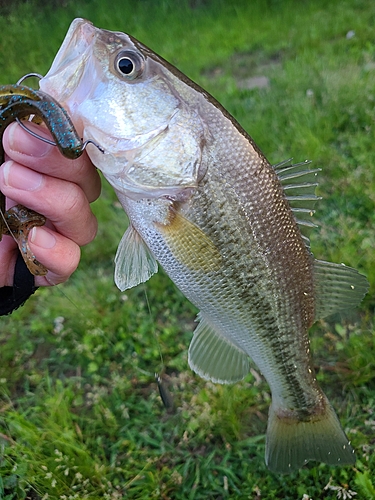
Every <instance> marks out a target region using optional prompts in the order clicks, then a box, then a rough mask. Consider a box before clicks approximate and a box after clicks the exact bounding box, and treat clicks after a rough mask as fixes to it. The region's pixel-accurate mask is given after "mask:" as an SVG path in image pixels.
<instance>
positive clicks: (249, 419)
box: [0, 0, 375, 500]
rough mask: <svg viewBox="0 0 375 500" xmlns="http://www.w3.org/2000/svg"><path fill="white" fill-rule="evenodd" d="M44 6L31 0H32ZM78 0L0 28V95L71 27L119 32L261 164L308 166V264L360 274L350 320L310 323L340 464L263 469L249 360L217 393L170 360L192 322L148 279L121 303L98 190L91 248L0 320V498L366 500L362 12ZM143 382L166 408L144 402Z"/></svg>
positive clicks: (369, 478)
mask: <svg viewBox="0 0 375 500" xmlns="http://www.w3.org/2000/svg"><path fill="white" fill-rule="evenodd" d="M42 4H43V5H42ZM108 5H109V4H108V3H106V2H103V1H102V0H91V1H90V0H86V1H82V0H76V1H75V2H70V1H69V0H67V1H60V2H59V1H55V2H53V3H52V2H51V4H50V5H48V6H46V5H45V2H39V3H35V2H33V1H32V0H31V1H30V2H27V3H19V4H17V5H11V6H10V7H9V6H8V7H4V6H3V7H2V8H3V11H2V14H1V15H0V29H1V34H0V69H1V71H0V84H7V83H15V82H16V81H17V80H18V79H19V78H20V77H21V76H22V75H24V74H25V73H27V72H30V71H34V72H39V73H42V74H43V73H45V72H46V71H47V70H48V68H49V66H50V64H51V62H52V59H53V57H54V54H55V53H56V51H57V49H58V47H59V45H60V44H61V41H62V39H63V37H64V35H65V32H66V30H67V28H68V26H69V24H70V22H71V21H72V19H73V18H75V17H85V18H87V19H90V20H91V21H92V22H93V23H94V24H95V25H96V26H99V27H102V28H106V29H112V30H117V31H125V32H128V33H130V34H132V35H133V36H135V37H136V38H138V39H139V40H141V41H142V42H143V43H145V44H146V45H148V46H150V47H151V48H152V49H154V50H155V51H156V52H158V53H159V54H160V55H162V56H163V57H164V58H165V59H167V60H169V61H170V62H171V63H173V64H175V65H176V66H177V67H178V68H179V69H180V70H182V71H183V72H184V73H186V74H187V75H188V76H189V77H190V78H192V79H193V80H195V81H196V82H197V83H199V84H200V85H201V86H202V87H204V88H205V89H206V90H208V91H209V92H210V93H211V94H213V95H214V96H215V97H216V98H217V99H218V100H219V101H220V102H221V103H222V104H223V105H224V107H226V108H227V109H228V111H229V112H230V113H232V114H233V115H234V116H235V118H236V119H237V120H238V121H239V122H240V123H241V125H242V126H243V127H244V128H245V129H246V130H247V131H248V132H249V133H250V135H251V136H252V137H253V138H254V140H255V142H256V143H257V144H258V146H259V147H260V148H261V149H262V151H263V152H264V153H265V155H266V156H267V158H268V159H269V160H270V161H271V162H272V163H278V162H279V161H282V160H284V159H287V158H289V157H293V158H294V160H296V161H302V160H305V159H310V160H312V161H313V166H314V167H319V168H321V169H322V172H321V174H320V175H319V187H318V194H319V195H320V196H321V197H322V198H323V199H322V200H321V201H320V202H319V204H318V205H317V207H316V208H317V221H318V223H319V228H318V229H316V230H315V231H314V233H313V234H312V237H311V248H312V250H313V252H314V254H315V256H316V257H317V258H321V259H324V260H331V261H333V262H344V263H345V264H347V265H350V266H353V267H355V268H357V269H358V270H360V271H361V272H362V273H364V274H366V275H367V277H368V279H369V281H370V283H371V288H370V292H369V294H368V295H367V297H366V299H365V300H364V302H363V303H362V305H361V307H360V308H359V309H358V310H356V311H353V312H348V314H347V315H342V316H340V317H333V318H329V319H328V320H327V321H320V322H318V323H317V324H316V325H315V326H314V327H313V328H312V329H311V342H312V349H313V352H314V362H315V365H316V367H317V370H318V379H319V382H320V384H321V385H322V387H323V389H324V391H325V392H326V394H327V396H328V397H329V399H330V401H331V402H332V404H333V405H334V407H335V409H336V410H337V413H338V415H339V417H340V420H341V423H342V425H343V427H344V429H345V431H346V433H347V434H348V436H349V438H350V440H351V441H352V443H353V445H354V447H355V449H356V454H357V462H356V464H355V466H353V467H342V468H334V467H329V466H327V465H324V464H316V463H311V464H308V465H307V466H306V467H304V468H303V469H301V470H300V471H298V472H296V473H294V474H292V475H290V476H278V475H275V474H272V473H270V472H269V471H268V470H267V468H266V466H265V464H264V447H265V430H266V423H267V412H268V407H269V404H270V393H269V389H268V386H267V384H266V383H265V381H264V380H263V379H262V378H261V377H260V375H259V374H258V372H257V370H256V368H255V367H254V368H253V369H252V371H251V373H250V374H249V376H248V377H247V378H246V379H245V380H244V381H243V382H241V383H238V384H235V385H233V386H219V385H215V384H212V383H208V382H205V381H203V380H201V379H200V378H199V377H198V376H196V375H195V374H194V373H192V372H191V370H190V369H189V367H188V364H187V349H188V345H189V342H190V339H191V337H192V331H193V329H194V325H195V323H194V319H195V316H196V313H197V311H196V310H195V308H194V307H193V306H192V305H191V304H190V303H189V302H188V301H187V300H186V299H185V298H184V297H183V296H182V294H181V293H180V292H179V291H178V290H177V289H176V287H175V286H174V285H173V283H172V282H171V281H170V280H169V279H168V278H167V277H166V275H165V274H164V273H163V272H162V271H159V273H158V274H157V275H156V276H154V277H153V278H152V279H151V280H150V281H149V282H147V283H146V284H144V285H141V286H139V287H137V288H135V289H132V290H128V291H126V292H125V293H120V292H119V290H118V289H117V288H116V287H115V285H114V282H113V272H114V264H113V259H114V255H115V252H116V246H117V244H118V242H119V240H120V238H121V236H122V233H123V231H124V230H125V228H126V225H127V219H126V216H125V214H124V212H123V210H122V209H121V207H120V206H119V204H118V202H116V198H115V195H114V193H113V192H112V190H111V189H110V188H109V187H108V185H106V184H105V183H104V185H103V192H102V196H101V197H100V199H99V200H98V201H97V202H95V203H94V204H93V210H94V211H95V213H96V215H97V217H98V220H99V232H98V236H97V238H96V240H95V241H94V242H93V243H92V244H90V245H88V246H87V247H85V248H84V249H83V252H82V261H81V264H80V267H79V268H78V270H77V271H76V273H75V274H74V275H73V276H72V278H71V279H70V280H69V282H67V283H66V284H64V285H61V286H58V287H56V288H51V289H39V290H38V292H37V293H36V294H35V295H34V296H33V297H32V298H31V299H30V300H29V301H28V302H27V303H26V305H25V306H24V307H23V308H21V309H19V310H18V311H16V312H14V313H13V314H12V315H11V316H10V317H2V318H1V319H0V346H1V351H0V361H1V362H0V498H1V499H7V500H13V499H14V500H16V499H30V500H31V499H33V500H41V499H43V500H46V499H65V500H67V499H75V498H76V499H111V500H115V499H123V498H124V499H125V498H126V499H128V498H129V499H130V498H132V499H145V500H147V499H177V500H185V499H189V500H193V499H194V500H200V499H202V500H206V499H215V500H219V499H243V500H244V499H254V500H260V499H262V500H263V499H291V500H292V499H293V500H297V499H299V500H310V499H314V500H318V499H335V498H342V499H349V498H355V499H357V500H359V499H374V498H375V481H374V479H373V477H374V476H375V458H374V455H375V415H374V414H375V362H374V353H375V333H374V320H373V311H374V306H375V294H374V292H375V290H374V283H375V253H374V248H375V231H374V228H375V145H374V144H375V41H374V25H375V3H374V2H369V1H368V0H340V1H338V0H332V1H330V2H326V1H323V0H316V1H313V0H311V1H307V0H305V1H297V0H295V1H293V0H264V1H261V0H258V1H256V0H254V1H252V0H251V1H250V0H238V1H233V2H229V1H225V0H221V1H220V0H217V1H215V0H190V1H189V2H188V1H183V0H174V1H173V0H159V1H152V0H138V1H135V0H127V1H126V0H112V1H111V3H110V5H111V7H110V8H109V7H108ZM155 373H159V374H161V376H162V379H163V389H162V390H164V391H168V394H169V396H171V397H172V398H173V408H170V409H168V410H167V409H166V408H165V407H164V405H163V403H162V401H161V398H160V394H159V391H158V386H157V383H156V380H155Z"/></svg>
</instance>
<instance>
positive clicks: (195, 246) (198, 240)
mask: <svg viewBox="0 0 375 500" xmlns="http://www.w3.org/2000/svg"><path fill="white" fill-rule="evenodd" d="M157 226H158V230H159V231H160V232H161V233H162V234H163V238H164V241H165V243H166V244H167V245H168V247H169V249H170V251H171V253H172V254H173V256H174V257H175V258H176V259H177V260H179V261H180V262H181V263H182V264H183V265H185V266H186V267H187V268H188V269H190V270H193V271H202V272H205V273H207V272H209V271H216V270H218V269H219V268H220V266H221V255H220V252H219V250H218V249H217V248H216V246H215V245H214V243H213V242H212V241H211V240H210V238H209V237H208V236H207V235H206V234H205V233H204V232H203V231H202V230H201V229H200V228H199V227H198V226H197V225H195V224H193V223H192V222H190V221H189V220H188V219H186V218H185V217H184V216H183V215H181V214H180V213H178V212H176V211H171V218H170V221H169V223H168V224H157Z"/></svg>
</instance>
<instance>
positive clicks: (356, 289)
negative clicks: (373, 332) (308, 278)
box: [314, 260, 369, 320]
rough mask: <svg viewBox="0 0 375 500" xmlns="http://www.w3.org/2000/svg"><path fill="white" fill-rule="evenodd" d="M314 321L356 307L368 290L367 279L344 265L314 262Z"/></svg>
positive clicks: (320, 261)
mask: <svg viewBox="0 0 375 500" xmlns="http://www.w3.org/2000/svg"><path fill="white" fill-rule="evenodd" d="M314 278H315V297H316V302H315V308H316V310H315V320H318V319H322V318H325V317H326V316H329V315H331V314H335V313H337V312H340V311H347V310H348V309H352V308H353V307H356V306H357V305H358V304H359V303H360V302H361V300H362V299H363V297H364V296H365V295H366V293H367V291H368V289H369V283H368V281H367V278H366V277H365V276H363V274H360V273H359V272H358V271H356V270H355V269H353V268H351V267H348V266H345V265H344V264H333V263H332V262H325V261H323V260H315V262H314Z"/></svg>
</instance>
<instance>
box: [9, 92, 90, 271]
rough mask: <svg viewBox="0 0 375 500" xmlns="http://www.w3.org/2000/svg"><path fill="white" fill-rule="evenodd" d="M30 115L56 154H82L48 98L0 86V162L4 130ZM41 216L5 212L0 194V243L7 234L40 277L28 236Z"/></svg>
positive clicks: (62, 112) (64, 119)
mask: <svg viewBox="0 0 375 500" xmlns="http://www.w3.org/2000/svg"><path fill="white" fill-rule="evenodd" d="M29 115H33V116H34V117H36V118H38V119H40V120H41V121H42V122H44V123H45V124H46V125H47V127H48V129H49V130H50V132H51V134H52V137H53V138H54V140H55V144H56V145H57V147H58V148H59V150H60V152H61V153H62V154H63V155H64V156H65V157H66V158H70V159H76V158H78V157H79V156H81V154H82V153H83V151H84V149H85V145H84V143H83V142H82V140H81V139H80V138H79V137H78V135H77V132H76V130H75V128H74V126H73V124H72V122H71V120H70V118H69V116H68V115H67V113H66V111H65V109H64V108H62V107H61V106H60V105H59V104H58V103H57V102H56V101H55V100H54V99H53V98H52V97H51V96H50V95H48V94H45V93H43V92H42V91H41V90H34V89H32V88H30V87H26V86H24V85H18V84H15V85H12V84H11V85H2V86H0V163H3V162H4V159H5V157H4V149H3V146H2V137H3V135H4V132H5V129H6V127H7V126H8V125H9V124H10V123H12V122H14V121H16V120H17V119H21V118H25V117H28V116H29ZM45 222H46V219H45V217H44V216H43V215H41V214H39V213H38V212H35V211H34V210H30V209H28V208H26V207H24V206H23V205H20V204H18V205H15V206H14V207H11V208H9V209H8V210H6V207H5V196H4V194H3V193H1V191H0V241H1V239H2V236H3V235H9V236H12V237H13V238H14V240H15V241H16V242H17V245H18V247H19V250H20V252H21V255H22V257H23V259H24V261H25V263H26V265H27V267H28V269H29V271H30V272H31V273H32V274H33V275H34V276H44V275H46V274H47V272H48V270H47V268H46V267H45V266H43V264H41V263H40V262H39V261H38V260H37V259H36V258H35V255H34V254H33V253H32V251H31V249H30V246H29V243H28V235H29V233H30V231H31V229H32V228H33V227H36V226H43V225H44V224H45Z"/></svg>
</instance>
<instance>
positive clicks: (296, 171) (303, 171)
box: [273, 158, 321, 248]
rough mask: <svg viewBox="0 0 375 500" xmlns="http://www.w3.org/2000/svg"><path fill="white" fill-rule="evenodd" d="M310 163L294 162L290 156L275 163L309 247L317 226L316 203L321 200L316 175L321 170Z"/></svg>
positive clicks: (307, 161)
mask: <svg viewBox="0 0 375 500" xmlns="http://www.w3.org/2000/svg"><path fill="white" fill-rule="evenodd" d="M310 163H311V161H309V160H306V161H303V162H300V163H292V158H289V159H288V160H284V161H282V162H280V163H277V164H276V165H273V168H274V169H275V172H276V173H277V176H278V178H279V180H280V182H281V184H282V186H283V188H284V192H285V196H286V198H287V200H288V201H289V204H290V208H291V209H292V212H293V214H294V217H295V219H296V221H297V224H298V226H299V228H300V231H301V233H302V237H303V239H304V241H305V244H306V246H307V247H308V248H309V247H310V240H309V235H310V232H311V230H312V229H314V228H315V227H317V226H316V224H314V222H313V221H312V217H313V215H314V213H315V210H314V206H315V203H316V202H317V201H318V200H320V197H319V196H317V195H316V194H315V189H316V187H317V185H318V183H317V181H316V177H317V175H318V172H320V170H321V169H320V168H315V169H312V168H310V167H309V165H310Z"/></svg>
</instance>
